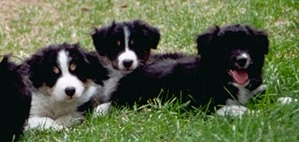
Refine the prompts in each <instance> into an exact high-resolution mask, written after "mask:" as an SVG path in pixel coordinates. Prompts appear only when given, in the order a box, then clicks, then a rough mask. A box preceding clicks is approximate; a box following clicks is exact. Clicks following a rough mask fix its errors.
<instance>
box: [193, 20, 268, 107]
mask: <svg viewBox="0 0 299 142" xmlns="http://www.w3.org/2000/svg"><path fill="white" fill-rule="evenodd" d="M197 44H198V50H199V54H200V55H201V63H200V64H201V65H200V66H201V67H200V69H201V70H202V72H203V73H201V74H206V75H203V76H199V77H200V78H201V79H202V80H205V83H204V82H202V84H207V85H208V86H207V89H205V90H206V91H205V92H203V93H202V94H206V95H207V94H209V92H213V93H210V95H208V96H209V97H208V98H213V99H214V102H215V105H218V104H223V105H246V103H247V102H248V100H249V99H251V98H253V97H254V96H255V95H257V94H260V93H262V92H265V90H266V87H265V85H264V84H263V79H262V73H263V65H264V60H265V55H266V54H268V50H269V40H268V36H267V34H266V33H265V32H264V31H262V30H258V29H254V28H252V27H250V26H249V25H241V24H234V25H227V26H223V27H218V26H215V27H212V28H210V29H209V30H208V31H207V32H205V33H203V34H200V35H198V37H197ZM200 78H199V79H200ZM217 84H218V85H217ZM213 90H214V91H213ZM206 95H205V96H206ZM200 96H201V95H200ZM226 108H227V107H226ZM241 110H243V109H242V108H241ZM228 111H229V110H228ZM241 113H242V112H241Z"/></svg>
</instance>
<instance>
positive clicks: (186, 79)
mask: <svg viewBox="0 0 299 142" xmlns="http://www.w3.org/2000/svg"><path fill="white" fill-rule="evenodd" d="M268 44H269V41H268V37H267V34H266V33H265V32H264V31H261V30H257V29H254V28H252V27H250V26H247V25H239V24H236V25H228V26H223V27H218V26H215V27H213V28H211V29H209V30H208V31H206V32H204V33H202V34H200V35H198V37H197V45H198V51H199V56H196V55H193V56H192V55H191V56H189V55H182V54H181V53H174V54H161V55H155V56H152V57H151V58H152V60H153V61H152V63H150V64H147V65H146V66H144V67H143V68H142V71H140V72H139V73H138V74H137V73H136V74H133V75H130V76H128V77H126V79H123V82H125V83H122V84H120V85H119V87H118V89H117V91H116V92H114V93H113V95H112V101H113V102H116V104H120V105H124V104H127V105H129V106H132V105H134V104H138V105H143V104H146V103H147V100H148V99H153V98H156V97H158V95H159V97H162V98H165V97H166V96H168V95H169V96H171V95H173V96H175V97H177V98H178V99H180V101H182V102H189V104H190V105H189V106H190V107H188V108H192V107H196V108H198V107H206V109H207V110H208V112H213V111H215V109H219V108H221V106H223V105H237V106H239V105H246V103H247V102H248V100H249V99H250V98H252V97H253V96H254V95H256V94H258V93H259V92H263V91H265V86H264V85H263V80H262V68H263V64H264V57H265V55H266V54H267V53H268ZM161 90H162V91H161ZM186 109H187V108H186ZM219 113H221V112H219Z"/></svg>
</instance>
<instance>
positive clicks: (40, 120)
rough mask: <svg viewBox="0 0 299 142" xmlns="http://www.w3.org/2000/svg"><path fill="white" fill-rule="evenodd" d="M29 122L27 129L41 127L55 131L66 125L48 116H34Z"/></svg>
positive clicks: (40, 128) (41, 128)
mask: <svg viewBox="0 0 299 142" xmlns="http://www.w3.org/2000/svg"><path fill="white" fill-rule="evenodd" d="M27 123H28V124H27V125H26V127H25V130H29V129H39V130H46V129H51V130H55V131H60V130H62V129H63V128H64V127H63V125H60V124H57V123H56V122H55V121H54V120H53V119H51V118H47V117H32V118H29V119H28V122H27Z"/></svg>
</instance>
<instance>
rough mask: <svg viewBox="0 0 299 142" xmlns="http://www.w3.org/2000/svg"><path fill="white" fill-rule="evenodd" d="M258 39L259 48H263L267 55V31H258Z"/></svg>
mask: <svg viewBox="0 0 299 142" xmlns="http://www.w3.org/2000/svg"><path fill="white" fill-rule="evenodd" d="M256 40H257V44H258V47H259V48H262V50H263V53H264V54H265V55H266V54H268V52H269V39H268V35H267V33H265V32H264V31H257V32H256Z"/></svg>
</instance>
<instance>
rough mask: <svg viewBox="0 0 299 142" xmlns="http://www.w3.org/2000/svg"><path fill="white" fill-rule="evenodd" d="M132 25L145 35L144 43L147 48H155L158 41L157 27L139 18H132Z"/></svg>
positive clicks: (158, 32)
mask: <svg viewBox="0 0 299 142" xmlns="http://www.w3.org/2000/svg"><path fill="white" fill-rule="evenodd" d="M133 25H134V26H135V27H136V28H138V29H140V30H141V31H142V33H143V35H144V36H145V37H146V45H147V46H148V47H149V48H152V49H157V46H158V43H159V41H160V31H159V29H157V28H155V27H152V26H150V25H148V24H146V23H145V22H143V21H141V20H134V21H133Z"/></svg>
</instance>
